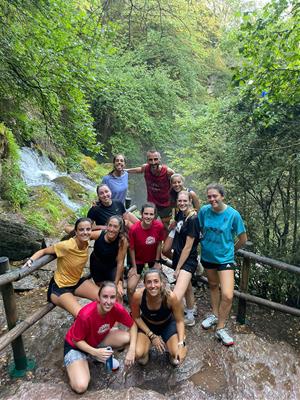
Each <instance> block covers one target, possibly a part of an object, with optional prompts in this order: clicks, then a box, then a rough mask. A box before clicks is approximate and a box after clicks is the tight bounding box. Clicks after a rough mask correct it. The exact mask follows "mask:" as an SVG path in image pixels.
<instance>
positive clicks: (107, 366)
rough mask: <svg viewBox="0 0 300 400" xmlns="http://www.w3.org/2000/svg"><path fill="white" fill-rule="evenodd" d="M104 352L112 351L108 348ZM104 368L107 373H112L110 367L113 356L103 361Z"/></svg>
mask: <svg viewBox="0 0 300 400" xmlns="http://www.w3.org/2000/svg"><path fill="white" fill-rule="evenodd" d="M106 350H112V348H111V347H110V346H108V347H106ZM105 367H106V371H107V372H112V367H113V355H111V356H110V357H108V359H107V360H106V361H105Z"/></svg>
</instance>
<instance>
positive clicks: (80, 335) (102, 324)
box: [66, 301, 133, 347]
mask: <svg viewBox="0 0 300 400" xmlns="http://www.w3.org/2000/svg"><path fill="white" fill-rule="evenodd" d="M97 304H98V303H97V302H96V301H93V302H91V303H89V304H87V305H86V306H84V307H82V309H81V310H80V311H79V313H78V315H77V318H76V319H75V321H74V323H73V325H72V326H71V328H70V329H69V330H68V332H67V334H66V341H67V342H68V343H69V344H70V345H71V346H72V347H76V346H75V344H74V342H73V340H74V341H75V342H79V341H80V340H84V341H86V342H87V343H88V344H89V345H90V346H92V347H97V346H98V345H99V344H100V343H101V342H102V340H103V339H104V338H105V336H106V335H107V334H108V333H109V331H110V329H111V328H112V327H113V326H114V324H115V322H120V323H121V324H123V325H125V326H127V327H128V328H130V327H131V326H132V325H133V319H132V318H131V316H130V315H129V314H128V312H127V310H126V309H125V308H124V307H123V306H122V305H121V304H119V303H115V305H114V306H113V308H112V309H111V311H109V312H108V313H107V314H105V315H101V314H99V312H98V310H97Z"/></svg>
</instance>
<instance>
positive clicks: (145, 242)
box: [127, 203, 164, 299]
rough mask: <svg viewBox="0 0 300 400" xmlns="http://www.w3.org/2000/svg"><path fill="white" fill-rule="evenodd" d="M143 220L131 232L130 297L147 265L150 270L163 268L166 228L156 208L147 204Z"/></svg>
mask: <svg viewBox="0 0 300 400" xmlns="http://www.w3.org/2000/svg"><path fill="white" fill-rule="evenodd" d="M141 214H142V220H141V221H138V222H136V223H135V224H134V225H132V226H131V228H130V230H129V251H130V257H131V264H132V267H131V268H130V270H129V273H128V282H127V287H128V297H129V299H130V298H131V296H132V295H133V293H134V291H135V289H136V287H137V284H138V282H139V280H140V277H141V273H142V271H143V269H144V266H145V264H146V263H147V264H148V266H149V267H150V268H152V267H154V268H159V269H160V268H161V264H160V256H161V246H162V240H163V239H164V226H163V224H162V222H161V221H159V220H157V219H156V206H155V205H154V204H153V203H146V204H144V205H143V206H142V210H141Z"/></svg>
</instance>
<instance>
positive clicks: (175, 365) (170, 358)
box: [169, 354, 179, 367]
mask: <svg viewBox="0 0 300 400" xmlns="http://www.w3.org/2000/svg"><path fill="white" fill-rule="evenodd" d="M169 361H170V364H172V365H173V367H178V365H179V360H178V359H177V358H174V357H172V356H171V355H170V354H169Z"/></svg>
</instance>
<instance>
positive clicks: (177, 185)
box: [170, 174, 200, 212]
mask: <svg viewBox="0 0 300 400" xmlns="http://www.w3.org/2000/svg"><path fill="white" fill-rule="evenodd" d="M170 184H171V189H170V199H171V205H172V206H173V207H176V205H177V197H178V193H179V192H182V191H183V190H184V191H186V192H189V193H190V194H191V198H192V203H193V207H194V209H195V210H196V211H197V212H198V211H199V208H200V201H199V199H198V196H197V195H196V193H195V192H194V191H193V190H191V189H187V188H185V187H184V177H183V176H182V175H180V174H173V175H172V176H171V178H170Z"/></svg>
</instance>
